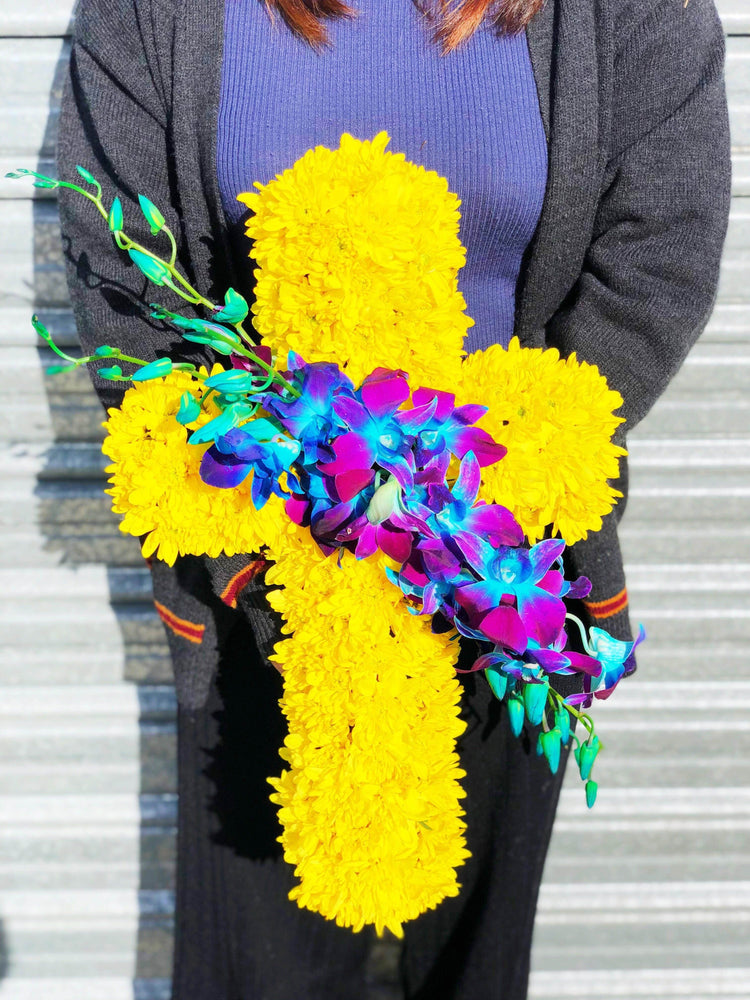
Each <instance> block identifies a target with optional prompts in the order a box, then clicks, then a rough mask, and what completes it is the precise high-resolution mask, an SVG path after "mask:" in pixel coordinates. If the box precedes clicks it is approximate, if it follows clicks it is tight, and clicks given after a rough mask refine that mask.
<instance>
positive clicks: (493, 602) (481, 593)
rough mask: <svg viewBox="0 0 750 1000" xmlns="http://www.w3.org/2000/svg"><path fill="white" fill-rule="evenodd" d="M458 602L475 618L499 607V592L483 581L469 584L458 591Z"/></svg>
mask: <svg viewBox="0 0 750 1000" xmlns="http://www.w3.org/2000/svg"><path fill="white" fill-rule="evenodd" d="M420 550H421V545H420ZM456 600H457V601H458V603H459V604H460V605H461V607H462V608H465V609H466V611H468V612H469V614H470V615H471V616H472V617H474V616H476V615H481V614H482V613H483V612H485V611H489V610H490V608H494V607H496V606H497V603H498V602H497V590H496V588H495V587H494V586H492V585H491V584H488V583H485V582H484V581H483V580H482V581H480V582H479V583H467V584H466V586H465V587H459V588H458V590H456Z"/></svg>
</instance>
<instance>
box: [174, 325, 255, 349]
mask: <svg viewBox="0 0 750 1000" xmlns="http://www.w3.org/2000/svg"><path fill="white" fill-rule="evenodd" d="M170 319H171V322H172V323H173V324H174V325H175V326H176V327H177V328H178V329H179V330H182V331H183V333H182V336H183V338H184V339H185V340H189V341H191V342H192V343H194V344H205V345H206V346H207V347H210V348H211V349H212V350H214V351H216V352H217V353H218V354H224V355H227V356H228V355H230V354H233V353H234V351H235V350H236V348H238V347H239V346H240V345H241V341H240V338H239V336H238V335H237V334H236V333H234V332H233V331H232V330H227V329H226V328H225V327H222V326H219V325H218V324H216V323H207V322H206V321H205V320H201V319H194V320H190V319H187V317H185V316H172V317H170Z"/></svg>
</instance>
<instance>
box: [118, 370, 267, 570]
mask: <svg viewBox="0 0 750 1000" xmlns="http://www.w3.org/2000/svg"><path fill="white" fill-rule="evenodd" d="M217 370H218V369H217ZM186 390H190V391H191V392H193V394H194V395H197V396H200V395H201V388H200V383H199V382H198V381H197V380H195V379H193V378H191V376H190V375H189V374H188V373H187V372H173V373H172V374H171V375H168V376H166V377H165V378H162V379H154V380H151V381H148V382H139V383H134V384H133V386H132V387H131V388H129V389H128V391H127V392H126V393H125V397H124V399H123V401H122V406H121V407H120V409H111V410H110V411H109V419H108V420H107V422H106V423H105V424H104V427H105V428H106V430H107V437H106V439H105V441H104V444H103V445H102V450H103V452H104V454H105V455H107V456H108V457H109V458H110V459H112V464H111V465H109V466H108V467H107V472H109V473H110V484H111V489H109V490H107V492H108V493H109V494H111V496H112V509H113V510H114V511H115V513H117V514H122V515H123V519H122V522H121V523H120V530H121V531H123V532H125V533H126V534H130V535H136V536H139V535H147V536H148V537H147V538H146V539H145V541H144V543H143V554H144V555H145V556H149V555H151V554H153V553H155V554H156V555H157V556H158V557H159V559H162V560H163V561H164V562H166V563H168V564H169V565H170V566H171V565H173V563H174V561H175V559H176V558H177V556H178V555H204V554H206V555H209V556H218V555H219V554H220V553H221V552H225V553H227V555H233V554H234V553H236V552H256V551H258V549H260V547H261V546H262V545H263V544H265V543H267V542H269V541H273V539H274V538H275V537H276V535H277V534H278V532H279V531H280V530H281V528H282V527H283V526H284V523H285V520H286V517H285V514H284V509H283V505H282V504H281V502H280V501H279V500H278V499H277V498H276V497H271V500H270V501H269V502H268V503H267V504H266V506H265V507H264V508H263V509H262V510H260V511H256V510H255V509H254V507H253V504H252V500H251V498H250V486H251V482H252V478H251V476H252V474H251V476H249V477H248V479H247V480H246V481H245V482H244V483H243V484H242V485H241V486H238V487H236V488H235V489H231V490H222V489H217V488H216V487H213V486H208V485H207V484H206V483H204V482H203V480H202V479H201V478H200V464H201V458H202V457H203V453H204V452H205V450H206V448H207V447H208V445H191V444H188V441H187V437H188V434H187V428H186V427H183V426H182V425H181V424H179V423H178V422H177V420H176V419H175V415H176V413H177V410H178V409H179V405H180V398H181V396H182V394H183V393H184V392H185V391H186ZM217 413H218V410H217V409H215V408H213V407H210V406H209V410H208V412H204V413H203V414H202V415H201V416H200V417H199V419H198V421H197V422H196V423H195V424H190V425H189V427H190V429H194V428H195V427H197V426H199V425H200V424H202V423H205V422H206V421H207V420H208V419H210V417H211V416H216V414H217Z"/></svg>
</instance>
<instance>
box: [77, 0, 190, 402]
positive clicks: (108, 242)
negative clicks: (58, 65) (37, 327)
mask: <svg viewBox="0 0 750 1000" xmlns="http://www.w3.org/2000/svg"><path fill="white" fill-rule="evenodd" d="M171 19H172V11H171V8H170V5H169V3H168V2H166V0H155V2H145V0H119V2H117V3H104V2H102V0H81V2H80V3H79V5H78V8H77V11H76V22H75V29H74V39H73V46H72V51H71V56H70V63H69V69H68V77H67V80H66V84H65V89H64V93H63V100H62V108H61V119H60V129H59V141H58V149H57V162H58V172H59V177H60V179H61V180H74V179H75V180H78V178H77V175H76V171H75V168H76V165H79V164H80V165H81V166H83V167H85V168H86V169H87V170H89V171H90V172H91V173H92V174H93V175H94V176H95V177H96V178H97V179H98V180H99V181H100V183H101V184H102V188H103V199H104V203H105V205H109V204H110V203H111V201H112V199H113V198H114V197H115V195H118V196H119V197H120V199H121V201H122V203H123V211H124V215H125V223H126V228H127V231H128V234H129V235H131V236H133V237H134V238H135V239H137V240H138V241H139V242H143V243H144V245H148V246H157V247H158V246H159V243H158V242H155V240H156V241H158V240H159V239H160V238H159V237H156V238H154V237H152V236H150V234H149V229H148V225H147V224H146V222H145V220H144V219H143V216H142V214H141V211H140V208H139V205H138V200H137V198H138V194H144V195H146V196H147V197H148V198H150V199H151V201H153V202H154V203H155V204H156V205H157V206H158V207H159V208H160V209H161V211H162V212H163V213H164V215H165V217H166V221H167V224H168V225H169V227H170V228H171V229H172V231H173V232H174V233H175V235H176V237H177V240H178V244H180V261H181V262H183V261H184V256H185V254H184V246H183V245H182V243H183V241H182V240H181V238H180V217H179V211H178V199H177V195H176V192H175V188H174V184H173V179H172V170H171V163H170V152H169V134H168V133H169V101H170V95H169V67H165V66H164V65H161V64H160V63H159V60H158V55H159V54H160V53H162V52H163V51H165V50H167V51H168V49H169V47H168V46H165V45H164V44H161V45H158V46H157V44H156V37H155V36H156V35H157V33H162V34H163V33H168V32H171V31H172V24H171ZM60 225H61V229H62V235H63V248H64V252H65V257H66V266H67V273H68V284H69V289H70V298H71V303H72V305H73V310H74V313H75V319H76V326H77V329H78V334H79V337H80V340H81V344H82V346H83V348H84V350H85V351H86V352H87V353H92V352H93V350H94V349H95V348H96V347H98V346H100V345H101V344H103V343H109V344H112V345H114V346H117V347H120V348H122V349H123V350H124V351H125V353H130V354H133V355H135V356H136V357H142V358H144V359H146V360H151V359H153V358H154V357H155V356H156V355H157V354H164V353H167V352H169V353H170V354H171V355H173V356H176V354H177V353H179V355H180V356H181V357H182V358H190V359H191V360H200V359H201V355H200V352H199V351H198V350H197V349H195V348H194V346H193V345H187V344H186V342H183V341H180V338H179V337H178V336H177V335H176V334H175V332H174V331H172V330H170V329H168V328H167V327H166V326H165V325H164V324H162V323H159V322H158V321H154V320H152V319H151V318H150V317H149V309H148V308H147V307H146V305H145V303H146V302H148V301H149V299H153V298H154V290H153V288H151V287H150V286H149V284H148V282H147V280H146V279H145V277H144V276H143V275H142V274H141V273H140V271H139V270H138V269H137V268H136V267H135V266H134V265H133V264H131V262H130V261H129V260H128V257H127V255H126V254H124V253H123V252H122V251H120V250H119V249H118V248H117V247H116V246H115V243H114V241H113V239H112V236H111V234H110V233H109V231H108V228H107V225H106V223H104V221H103V220H102V218H101V217H100V215H99V213H98V212H97V211H96V209H95V208H94V206H93V205H91V203H90V202H88V201H86V200H85V199H83V198H81V197H80V196H79V195H77V194H75V193H74V192H72V191H70V190H66V189H65V188H62V189H60ZM161 239H162V240H163V241H164V244H165V245H164V247H162V249H163V250H165V251H166V249H167V244H166V238H165V237H161ZM159 300H160V302H162V303H164V304H165V305H168V306H169V305H171V306H173V307H175V308H179V307H180V306H184V303H183V302H182V300H181V299H179V298H178V297H177V296H175V295H174V293H172V292H170V291H169V289H167V288H160V289H159ZM186 347H188V348H189V349H188V350H186ZM204 360H205V359H204ZM91 376H92V379H93V382H94V387H95V389H96V391H97V393H98V395H99V397H100V399H101V401H102V403H103V404H104V405H105V406H106V407H109V406H114V405H117V404H118V403H119V402H120V401H121V399H122V395H123V392H124V385H125V383H117V382H106V381H103V380H102V379H100V378H99V377H98V376H97V375H96V371H95V366H92V370H91Z"/></svg>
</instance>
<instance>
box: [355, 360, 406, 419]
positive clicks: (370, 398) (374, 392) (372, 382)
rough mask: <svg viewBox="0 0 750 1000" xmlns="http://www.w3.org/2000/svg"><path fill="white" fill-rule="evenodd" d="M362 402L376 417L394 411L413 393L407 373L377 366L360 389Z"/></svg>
mask: <svg viewBox="0 0 750 1000" xmlns="http://www.w3.org/2000/svg"><path fill="white" fill-rule="evenodd" d="M359 392H360V395H361V397H362V402H363V403H364V404H365V406H366V407H367V409H368V410H369V411H370V413H371V414H372V415H373V416H374V417H384V416H387V415H388V414H391V413H394V412H395V411H396V410H397V409H398V408H399V406H401V404H402V403H405V402H406V400H407V399H408V398H409V396H410V395H411V391H410V389H409V383H408V382H407V380H406V373H405V372H402V371H390V370H389V369H387V368H376V369H375V371H374V372H373V373H372V374H371V375H368V376H367V378H366V379H365V380H364V382H363V383H362V386H361V388H360V390H359Z"/></svg>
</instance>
